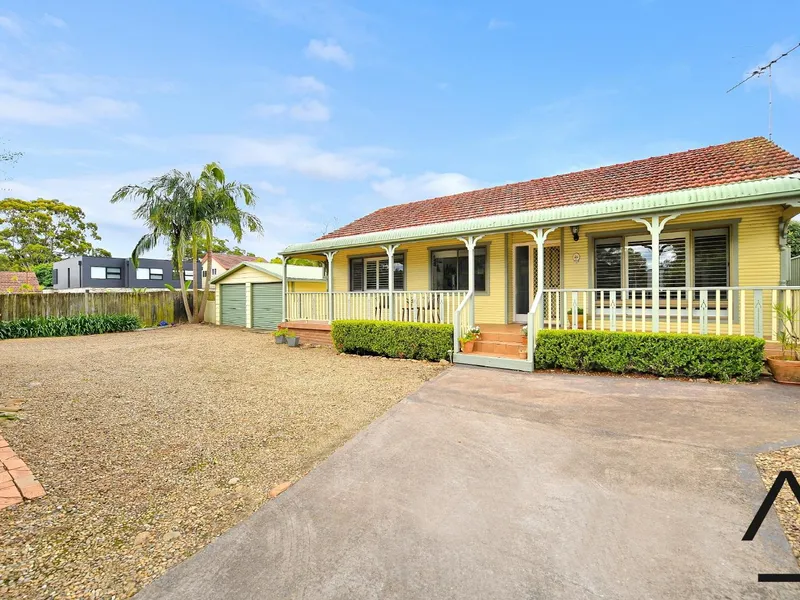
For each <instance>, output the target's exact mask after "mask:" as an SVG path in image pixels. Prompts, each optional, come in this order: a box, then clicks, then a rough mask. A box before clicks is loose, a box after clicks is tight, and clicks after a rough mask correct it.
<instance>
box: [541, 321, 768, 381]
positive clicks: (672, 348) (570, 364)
mask: <svg viewBox="0 0 800 600" xmlns="http://www.w3.org/2000/svg"><path fill="white" fill-rule="evenodd" d="M534 364H535V365H536V368H542V369H553V368H557V369H567V370H570V371H611V372H612V373H650V374H652V375H660V376H663V377H711V378H714V379H721V380H723V381H727V380H729V379H732V378H736V379H739V380H742V381H755V380H756V379H758V377H759V375H760V374H761V369H762V367H763V364H764V340H762V339H759V338H755V337H749V336H736V335H728V336H725V335H691V334H674V333H621V332H610V331H569V330H566V331H565V330H552V331H548V330H545V331H540V332H539V334H538V337H537V342H536V353H535V357H534Z"/></svg>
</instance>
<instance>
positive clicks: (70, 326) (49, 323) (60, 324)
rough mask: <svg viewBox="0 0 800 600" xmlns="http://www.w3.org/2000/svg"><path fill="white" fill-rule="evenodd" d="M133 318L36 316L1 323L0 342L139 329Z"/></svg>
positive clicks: (135, 319)
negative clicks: (14, 339)
mask: <svg viewBox="0 0 800 600" xmlns="http://www.w3.org/2000/svg"><path fill="white" fill-rule="evenodd" d="M141 326H142V325H141V323H140V322H139V318H138V317H135V316H133V315H76V316H74V317H35V318H30V319H17V320H15V321H0V340H7V339H12V338H36V337H64V336H70V335H91V334H95V333H113V332H116V331H133V330H134V329H139V328H140V327H141Z"/></svg>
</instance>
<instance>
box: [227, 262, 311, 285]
mask: <svg viewBox="0 0 800 600" xmlns="http://www.w3.org/2000/svg"><path fill="white" fill-rule="evenodd" d="M246 268H250V269H256V270H257V271H261V272H263V273H267V274H269V275H272V276H273V277H277V278H278V279H283V265H279V264H276V263H267V262H252V261H251V262H242V263H239V264H238V265H236V266H235V267H233V268H232V269H230V270H228V271H225V272H224V273H222V274H221V275H218V276H217V277H215V278H214V279H212V280H211V283H217V282H218V281H221V280H223V279H225V278H226V277H227V276H228V275H230V274H231V273H235V272H236V271H239V270H240V269H246ZM286 275H287V276H288V280H289V281H323V282H324V281H325V270H324V269H323V268H322V267H304V266H301V265H286Z"/></svg>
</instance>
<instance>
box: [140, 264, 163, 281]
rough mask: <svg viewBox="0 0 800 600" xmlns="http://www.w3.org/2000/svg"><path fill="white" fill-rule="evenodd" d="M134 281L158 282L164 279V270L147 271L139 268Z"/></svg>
mask: <svg viewBox="0 0 800 600" xmlns="http://www.w3.org/2000/svg"><path fill="white" fill-rule="evenodd" d="M136 279H149V280H156V281H160V280H162V279H164V269H148V268H146V267H145V268H142V267H139V268H138V269H136Z"/></svg>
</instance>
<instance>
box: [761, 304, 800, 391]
mask: <svg viewBox="0 0 800 600" xmlns="http://www.w3.org/2000/svg"><path fill="white" fill-rule="evenodd" d="M775 314H777V315H778V320H779V321H780V331H779V332H778V340H779V341H780V343H781V350H782V352H781V355H780V356H768V357H767V365H769V370H770V371H771V372H772V378H773V379H774V380H775V381H777V382H778V383H791V384H794V385H800V332H798V330H797V321H798V319H797V310H791V309H790V308H787V307H786V306H783V305H777V306H775Z"/></svg>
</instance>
